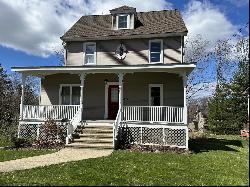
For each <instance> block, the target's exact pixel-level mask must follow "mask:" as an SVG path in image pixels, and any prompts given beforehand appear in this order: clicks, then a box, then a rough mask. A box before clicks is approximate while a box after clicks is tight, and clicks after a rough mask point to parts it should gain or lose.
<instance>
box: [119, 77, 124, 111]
mask: <svg viewBox="0 0 250 187" xmlns="http://www.w3.org/2000/svg"><path fill="white" fill-rule="evenodd" d="M123 75H124V74H123V73H119V74H118V77H119V109H122V107H123Z"/></svg>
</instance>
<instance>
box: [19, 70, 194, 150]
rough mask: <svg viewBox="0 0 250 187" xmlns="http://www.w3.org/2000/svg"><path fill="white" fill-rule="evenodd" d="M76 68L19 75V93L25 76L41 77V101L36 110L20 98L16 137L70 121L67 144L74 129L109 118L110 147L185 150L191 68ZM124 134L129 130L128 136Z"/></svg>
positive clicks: (67, 127) (68, 123)
mask: <svg viewBox="0 0 250 187" xmlns="http://www.w3.org/2000/svg"><path fill="white" fill-rule="evenodd" d="M164 67H165V66H164ZM66 68H67V67H65V69H66ZM62 69H63V68H62ZM75 69H77V71H76V70H75V73H74V71H68V70H67V71H66V70H65V71H55V70H53V71H51V72H50V71H40V70H36V71H32V70H29V71H27V72H25V73H23V79H22V80H23V86H22V87H23V90H22V93H24V84H25V77H26V75H33V76H34V75H36V76H40V77H41V78H42V80H41V93H40V95H41V96H40V97H41V98H40V105H38V106H30V105H24V103H23V100H24V98H23V96H24V94H22V98H21V105H20V127H19V135H22V133H20V129H22V128H21V126H22V125H23V126H24V125H25V126H27V124H37V128H36V130H35V131H36V132H37V133H36V138H39V132H40V131H39V124H41V123H44V122H45V120H47V119H49V118H51V119H54V120H56V121H57V122H58V123H60V122H61V121H68V122H67V123H65V126H66V132H65V133H66V144H69V143H70V142H71V141H72V137H73V134H74V132H75V130H76V128H77V127H78V126H79V125H82V126H86V121H88V120H104V119H113V120H114V123H113V135H112V136H113V147H117V144H119V142H121V140H123V141H125V142H126V141H127V142H130V143H139V144H148V143H150V144H162V145H169V146H178V147H182V148H188V143H187V140H188V130H187V108H186V75H187V73H188V72H189V71H190V70H188V69H186V68H185V69H183V68H170V69H164V68H163V69H162V68H159V67H158V66H156V67H155V68H153V70H152V69H151V70H147V72H144V71H145V70H144V69H141V70H138V69H137V68H134V69H133V70H129V71H128V69H126V68H124V71H117V70H116V71H114V69H106V70H105V71H101V72H99V71H100V69H99V68H95V71H94V70H93V71H91V72H84V71H80V68H78V67H77V68H75ZM125 70H126V71H125ZM110 71H111V72H110ZM69 72H70V73H69ZM35 126H36V125H35ZM124 132H126V133H125V134H127V132H129V134H127V135H128V136H127V135H126V136H127V137H124ZM131 137H132V139H131ZM170 139H171V141H169V140H170ZM173 139H175V141H172V140H173ZM179 140H180V141H181V142H182V143H181V144H179V143H178V141H179Z"/></svg>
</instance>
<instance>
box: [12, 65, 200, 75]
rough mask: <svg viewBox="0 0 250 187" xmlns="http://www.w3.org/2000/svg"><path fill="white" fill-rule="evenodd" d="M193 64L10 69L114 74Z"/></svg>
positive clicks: (184, 66) (190, 66)
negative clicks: (124, 71)
mask: <svg viewBox="0 0 250 187" xmlns="http://www.w3.org/2000/svg"><path fill="white" fill-rule="evenodd" d="M195 67H196V65H195V64H162V65H159V66H154V65H148V66H142V65H133V66H117V65H114V66H107V67H104V66H102V67H96V66H95V67H82V66H77V67H76V66H75V67H74V66H58V67H56V66H53V67H49V66H47V67H12V68H11V71H16V72H25V71H30V72H31V71H81V72H82V71H85V72H86V71H93V72H95V73H98V72H110V73H111V72H116V71H123V70H135V71H136V70H142V71H144V70H156V71H157V70H162V72H164V69H175V68H195ZM98 70H99V71H98Z"/></svg>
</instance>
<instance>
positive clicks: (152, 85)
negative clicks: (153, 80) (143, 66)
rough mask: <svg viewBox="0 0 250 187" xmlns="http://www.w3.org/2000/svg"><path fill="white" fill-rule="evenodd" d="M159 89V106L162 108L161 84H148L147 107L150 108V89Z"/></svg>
mask: <svg viewBox="0 0 250 187" xmlns="http://www.w3.org/2000/svg"><path fill="white" fill-rule="evenodd" d="M152 87H160V106H163V84H149V85H148V105H149V106H151V102H150V99H151V88H152Z"/></svg>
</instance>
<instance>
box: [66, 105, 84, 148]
mask: <svg viewBox="0 0 250 187" xmlns="http://www.w3.org/2000/svg"><path fill="white" fill-rule="evenodd" d="M81 111H82V110H81V109H80V108H79V109H78V111H77V113H76V114H75V116H74V117H73V118H72V119H71V120H70V122H69V123H68V126H67V136H66V144H69V142H70V140H72V138H73V136H72V135H73V133H74V131H75V130H76V128H77V126H78V125H79V124H80V121H81V115H82V112H81Z"/></svg>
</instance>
